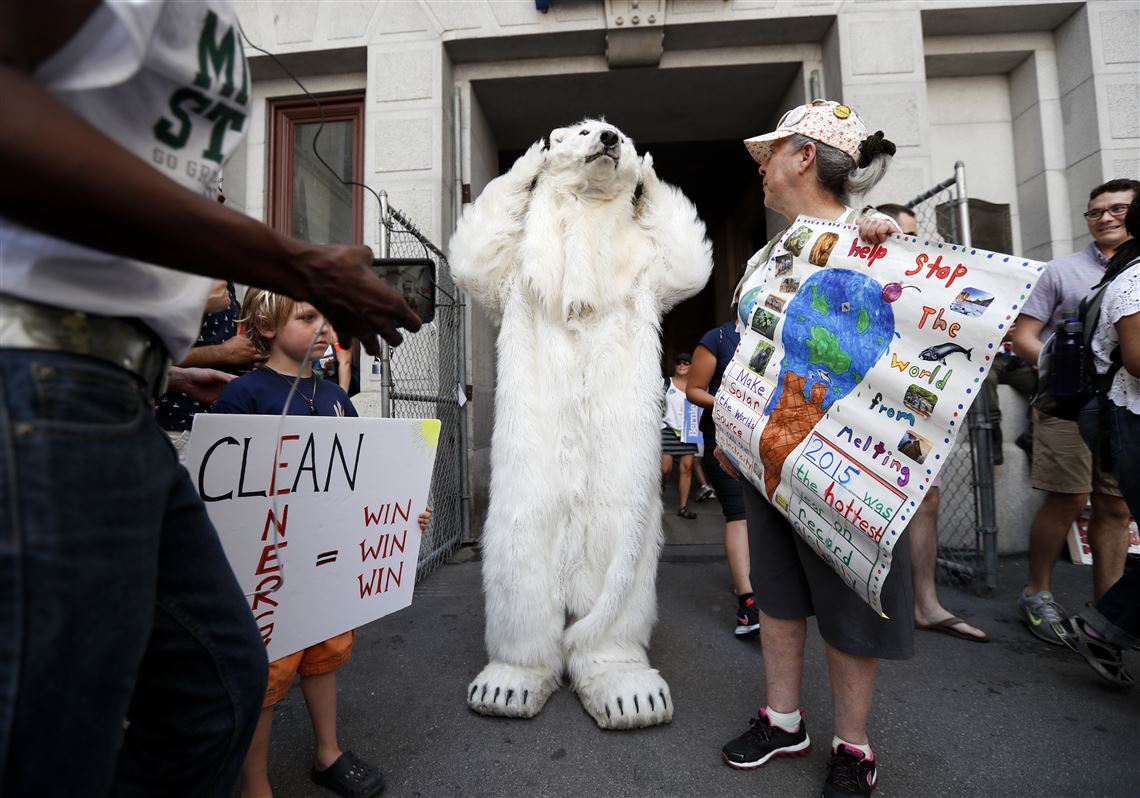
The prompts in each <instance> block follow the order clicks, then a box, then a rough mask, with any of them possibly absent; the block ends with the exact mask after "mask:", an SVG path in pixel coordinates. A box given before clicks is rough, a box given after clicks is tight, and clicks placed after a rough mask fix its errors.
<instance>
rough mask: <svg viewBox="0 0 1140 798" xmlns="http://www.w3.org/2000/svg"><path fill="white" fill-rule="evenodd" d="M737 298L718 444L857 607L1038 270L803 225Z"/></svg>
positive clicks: (831, 225)
mask: <svg viewBox="0 0 1140 798" xmlns="http://www.w3.org/2000/svg"><path fill="white" fill-rule="evenodd" d="M767 254H768V259H767V262H766V263H765V264H763V265H761V266H760V268H757V269H756V270H755V271H754V272H753V274H752V275H751V277H750V278H749V279H748V281H747V282H746V283H745V284H744V285H743V286H742V287H741V291H740V301H739V303H738V306H737V313H738V322H739V323H738V328H739V329H740V331H741V335H740V346H739V347H738V348H737V350H736V353H735V355H734V356H733V359H732V362H731V363H730V364H729V365H728V367H727V368H726V369H725V372H724V378H723V381H722V383H721V387H720V390H719V391H718V392H717V394H716V400H715V402H714V404H713V410H712V413H713V418H714V420H715V422H716V426H717V443H718V444H719V445H720V447H721V449H722V450H723V451H724V452H725V454H726V455H727V456H728V457H729V458H730V459H731V460H732V461H733V463H734V464H736V466H737V467H738V468H739V469H740V472H741V473H742V474H743V475H744V477H745V478H747V479H748V480H749V481H750V482H751V483H752V484H753V485H754V486H755V487H756V489H757V490H758V491H760V493H761V494H763V496H764V497H765V498H767V499H768V501H770V502H771V503H772V504H773V505H774V506H775V507H776V508H777V509H779V510H780V512H782V513H783V514H784V515H785V516H786V517H787V518H788V519H789V521H790V522H791V524H792V526H793V527H794V529H795V530H796V532H797V533H798V534H799V535H801V536H802V537H803V538H804V539H805V540H806V541H807V542H808V544H809V545H810V546H811V547H812V548H813V550H814V551H815V552H816V553H817V554H819V556H820V557H822V558H823V559H824V560H825V561H826V562H827V563H828V564H829V565H830V566H831V567H832V568H833V569H835V571H836V572H837V573H838V574H839V575H840V577H842V579H843V580H844V582H846V583H847V584H848V585H849V586H850V587H851V589H852V590H853V591H855V593H856V594H858V595H859V597H860V598H862V599H863V600H864V601H866V602H867V603H868V604H870V605H871V607H873V608H874V609H875V610H876V611H877V612H879V613H880V614H881V613H882V605H881V602H880V600H879V596H880V593H881V591H882V586H883V583H884V581H885V580H886V577H887V574H888V573H889V572H890V567H891V553H892V550H893V548H894V545H895V542H896V541H897V540H898V537H899V534H900V533H901V532H902V531H903V529H905V528H906V525H907V523H908V522H909V521H910V519H911V517H912V516H913V515H914V512H915V509H916V508H917V507H918V505H919V503H920V502H921V501H922V499H923V497H924V496H925V494H926V491H927V490H928V489H929V487H930V483H931V482H932V481H933V480H934V478H935V477H936V476H937V475H938V472H939V470H940V469H941V467H942V465H943V464H944V463H945V462H946V457H947V455H948V454H949V452H950V449H951V447H952V446H953V442H954V440H955V438H956V437H957V435H958V432H959V430H960V428H961V427H962V425H963V424H964V423H965V419H966V411H967V410H969V407H970V404H971V403H972V402H973V401H974V399H975V398H976V397H977V395H978V393H979V392H980V391H981V390H982V384H983V382H984V380H985V377H986V374H987V373H988V372H989V369H990V366H991V365H992V363H993V358H994V356H995V355H996V354H997V352H998V351H999V347H1000V341H1001V339H1002V337H1003V336H1004V335H1005V334H1006V332H1007V331H1008V329H1009V327H1010V325H1011V324H1012V323H1013V321H1014V319H1016V317H1017V313H1018V309H1019V308H1020V307H1021V306H1022V305H1023V304H1024V303H1025V301H1026V299H1028V298H1029V295H1030V293H1031V292H1032V290H1033V286H1034V285H1035V284H1036V282H1037V279H1038V277H1039V276H1040V274H1041V271H1042V270H1043V269H1044V264H1043V263H1040V262H1038V261H1032V260H1026V259H1024V258H1017V257H1013V256H1011V255H1002V254H999V253H995V252H988V251H986V250H982V249H977V248H973V247H963V246H960V245H957V244H947V243H942V242H937V241H921V240H919V239H917V238H915V237H913V236H905V235H902V234H895V235H892V236H890V237H888V238H887V239H886V240H885V241H884V242H882V243H881V244H875V245H872V244H869V243H868V242H866V241H863V240H861V239H860V238H859V231H858V228H857V227H855V226H854V225H848V224H843V223H841V222H834V221H830V222H829V221H822V220H819V219H812V218H809V217H805V216H801V217H799V218H797V219H796V221H795V223H793V224H792V225H791V226H790V227H789V228H788V231H787V232H786V233H785V234H784V236H783V237H782V238H781V240H780V241H779V242H777V244H776V245H775V246H774V247H772V248H771V250H770V251H769V252H768V253H767Z"/></svg>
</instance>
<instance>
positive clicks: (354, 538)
mask: <svg viewBox="0 0 1140 798" xmlns="http://www.w3.org/2000/svg"><path fill="white" fill-rule="evenodd" d="M439 430H440V424H439V421H437V420H434V419H432V420H426V421H421V420H410V419H383V418H313V417H309V416H285V417H284V418H281V417H279V416H243V415H210V414H199V415H198V416H196V417H195V418H194V429H193V432H192V434H191V436H190V443H189V445H188V449H187V452H188V453H187V458H186V468H187V469H188V470H189V472H190V476H191V478H192V479H193V480H194V484H195V486H196V487H197V489H198V493H199V495H200V496H201V497H202V500H203V501H204V502H205V503H206V510H207V512H208V513H209V515H210V520H211V521H213V522H214V526H215V527H217V529H218V535H219V536H220V537H221V540H222V546H223V548H224V549H225V552H226V557H227V558H228V559H229V562H230V566H231V567H232V568H233V571H234V574H235V575H236V576H237V580H238V583H239V584H240V585H241V588H242V590H243V592H245V594H246V596H247V598H248V600H249V604H250V608H251V609H252V610H253V615H254V618H255V619H256V621H257V625H258V628H259V629H260V630H261V636H262V639H263V640H264V641H265V647H266V649H267V653H268V656H269V659H270V660H271V661H272V660H275V659H279V658H281V657H284V656H287V655H289V654H292V653H293V652H295V651H300V650H301V649H303V648H306V647H308V646H311V645H313V644H315V643H319V642H321V641H322V640H328V639H329V638H330V637H333V636H335V635H338V634H340V633H342V632H346V631H348V630H349V629H355V628H357V627H358V626H363V625H364V624H366V623H368V622H370V621H374V620H376V619H377V618H380V617H382V616H384V615H387V614H389V613H392V612H395V611H396V610H399V609H403V608H404V607H406V606H408V605H409V604H411V603H412V588H413V587H414V585H415V581H416V560H417V558H418V556H419V547H420V528H419V524H418V523H417V517H418V516H419V514H420V513H421V512H422V511H423V509H424V508H425V507H426V506H427V498H428V489H429V487H430V483H431V473H432V467H433V465H434V463H435V451H436V444H437V442H438V440H439Z"/></svg>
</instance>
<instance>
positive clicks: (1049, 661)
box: [270, 495, 1140, 798]
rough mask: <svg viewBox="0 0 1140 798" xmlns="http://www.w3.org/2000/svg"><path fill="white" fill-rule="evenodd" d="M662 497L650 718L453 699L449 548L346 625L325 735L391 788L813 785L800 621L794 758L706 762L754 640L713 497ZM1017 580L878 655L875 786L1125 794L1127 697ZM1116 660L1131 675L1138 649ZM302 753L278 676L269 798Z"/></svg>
mask: <svg viewBox="0 0 1140 798" xmlns="http://www.w3.org/2000/svg"><path fill="white" fill-rule="evenodd" d="M665 506H666V508H667V511H666V513H665V526H666V546H665V550H664V553H663V556H662V562H661V565H660V569H659V571H658V577H657V585H658V601H659V615H660V618H659V620H658V623H657V627H656V630H655V632H654V636H653V643H652V650H651V652H650V658H651V661H652V663H653V665H654V666H655V667H657V668H658V669H659V670H660V671H661V673H662V675H663V676H664V677H665V678H666V680H667V681H668V682H669V684H670V688H671V690H672V694H673V699H674V703H675V705H676V713H675V715H674V718H673V722H672V723H671V724H670V725H668V726H663V727H657V728H651V729H643V730H639V731H602V730H600V729H598V728H597V727H596V726H595V725H594V722H593V720H591V718H590V717H589V716H588V715H587V714H586V713H585V711H584V710H583V709H582V708H581V706H580V704H579V703H578V701H577V699H576V697H575V696H574V694H573V693H572V692H571V691H570V690H569V688H563V689H561V690H559V691H558V692H557V693H556V694H555V695H554V696H553V697H552V698H551V699H550V701H549V702H548V703H547V705H546V707H545V708H544V709H543V711H542V713H541V714H540V715H538V716H537V717H536V718H533V719H531V720H508V719H502V718H488V717H483V716H480V715H477V714H475V713H473V712H471V711H470V710H468V709H467V705H466V703H465V701H464V697H465V694H466V687H467V684H468V683H469V681H470V680H471V679H472V678H473V677H474V676H475V674H476V673H478V671H479V670H480V668H482V666H483V664H484V662H485V654H484V649H483V599H482V593H481V586H480V563H479V561H478V548H477V547H468V548H465V549H463V550H461V551H460V553H459V554H458V555H457V556H456V557H455V558H453V560H452V561H451V562H450V563H448V564H446V565H444V566H442V567H441V568H440V569H438V570H437V571H436V572H435V573H433V574H431V575H430V576H428V577H427V578H426V579H425V580H424V581H423V582H422V583H421V584H420V585H417V587H416V592H415V599H414V601H413V603H412V606H411V607H409V608H408V609H405V610H403V611H401V612H398V613H395V614H394V615H391V616H388V617H386V618H382V619H380V620H379V621H377V622H375V623H372V624H370V625H368V626H366V627H364V628H362V629H361V630H360V631H359V632H358V634H357V639H356V649H355V653H354V655H353V658H352V660H351V661H350V662H349V663H348V664H346V665H345V666H344V667H343V668H342V669H341V670H340V671H339V691H340V701H339V711H340V724H339V725H340V729H341V745H342V746H343V747H346V748H351V749H352V750H353V751H355V752H356V753H357V754H359V755H360V756H361V757H363V758H365V759H367V760H368V761H371V762H374V763H377V764H379V765H380V766H381V767H382V768H383V770H384V771H385V773H386V774H387V777H388V789H387V790H386V792H385V793H384V794H385V795H386V796H392V797H393V798H400V797H402V796H427V797H428V798H435V797H436V796H439V797H440V798H443V797H444V796H448V797H450V796H455V797H456V798H460V797H462V796H520V798H539V797H540V796H589V797H590V798H602V797H604V796H620V798H634V797H635V796H726V797H728V796H780V797H781V798H782V797H783V796H793V797H794V796H802V797H803V798H809V796H810V797H813V798H814V796H817V795H819V791H820V787H821V785H822V783H823V779H824V776H825V770H826V765H827V759H828V755H829V750H828V749H829V746H830V741H831V735H832V729H831V720H832V717H831V707H830V688H829V686H828V682H827V672H826V661H825V657H824V650H823V645H822V643H821V641H820V639H819V636H818V634H816V632H815V630H814V622H813V623H812V624H811V627H810V628H809V635H808V637H809V640H808V646H807V654H806V665H805V674H804V684H803V701H802V709H803V711H804V713H805V717H806V722H807V727H808V732H809V734H810V735H811V736H812V739H813V742H814V750H813V751H812V753H811V754H810V755H809V756H807V757H806V758H801V759H782V760H775V761H774V762H772V763H770V764H769V766H768V767H765V768H762V769H760V770H758V771H752V772H740V771H735V770H732V769H730V768H728V767H726V766H725V765H724V764H723V763H722V762H721V759H720V747H721V746H722V745H723V744H724V743H725V742H726V741H727V740H729V739H731V738H732V737H735V736H737V735H738V734H740V733H741V732H742V731H744V730H745V729H746V728H747V727H748V718H749V717H752V716H754V715H755V714H756V708H757V707H758V706H759V705H760V703H761V702H762V700H763V686H762V685H763V682H762V678H763V668H762V661H761V657H760V647H759V643H758V642H757V640H755V639H752V640H739V639H736V638H735V637H734V636H733V633H732V630H733V626H734V625H735V624H734V621H733V617H734V611H735V607H736V604H735V598H734V596H733V595H732V590H731V585H730V583H729V577H728V569H727V567H726V566H725V564H724V561H723V556H722V555H723V550H722V547H721V534H722V530H723V516H721V514H720V506H719V504H718V503H717V502H716V501H710V502H707V503H705V504H701V505H694V506H693V507H694V509H695V510H696V511H697V513H698V518H697V519H695V520H692V521H689V520H685V519H682V518H679V517H677V516H676V515H675V510H670V509H668V508H671V507H672V508H675V506H676V503H675V499H674V498H672V495H670V496H667V497H666V504H665ZM1025 572H1026V562H1025V558H1024V557H1015V558H1008V559H1003V560H1002V561H1001V564H1000V572H999V576H998V590H997V592H996V593H995V594H994V595H992V596H988V597H980V596H977V595H975V594H974V593H973V592H971V591H970V590H969V589H955V588H950V587H942V588H941V589H940V594H941V597H942V601H943V603H944V604H945V605H946V607H947V608H949V609H950V610H951V611H952V612H954V613H956V614H958V615H961V616H963V617H965V618H967V619H968V620H970V622H971V623H973V624H975V625H977V626H979V627H981V628H983V629H985V630H986V631H987V632H989V634H990V636H991V638H992V642H990V643H988V644H978V643H971V642H967V641H963V640H958V639H955V638H951V637H948V636H945V635H940V634H934V633H930V632H919V633H917V638H918V639H917V643H916V645H917V654H916V656H915V658H914V659H912V660H910V661H907V662H883V663H882V665H881V667H880V669H879V678H878V683H877V688H876V695H875V705H874V708H873V710H872V714H871V722H870V735H871V743H872V745H873V746H874V748H875V752H876V756H877V757H878V759H879V787H878V789H877V791H876V795H877V796H879V798H891V796H1003V797H1005V796H1034V797H1035V798H1043V797H1045V796H1125V795H1136V794H1138V790H1140V787H1138V786H1137V784H1138V782H1140V689H1134V690H1132V691H1131V692H1123V693H1122V692H1120V691H1118V690H1115V689H1113V688H1111V687H1109V686H1107V685H1104V684H1102V683H1101V682H1100V681H1099V679H1098V678H1097V677H1096V675H1095V674H1094V673H1093V672H1092V670H1091V669H1090V668H1088V666H1087V665H1085V663H1084V661H1083V660H1081V659H1080V658H1079V657H1077V656H1076V655H1075V654H1072V653H1071V652H1069V651H1068V649H1065V648H1061V647H1055V646H1050V645H1047V644H1045V643H1042V642H1040V641H1038V640H1037V639H1036V638H1034V637H1032V636H1031V635H1030V634H1029V632H1028V631H1026V629H1025V627H1024V625H1023V624H1022V623H1021V621H1020V620H1019V618H1018V615H1017V608H1016V596H1017V593H1018V591H1019V590H1020V588H1021V586H1022V584H1023V583H1024V578H1025ZM1053 589H1054V593H1055V594H1056V595H1057V597H1058V599H1059V600H1060V601H1061V602H1062V604H1063V605H1064V606H1066V607H1067V608H1069V609H1070V610H1071V611H1073V612H1077V611H1079V610H1080V608H1082V607H1083V606H1084V604H1085V602H1086V601H1088V600H1089V598H1090V591H1091V573H1090V569H1089V568H1088V567H1084V566H1075V565H1071V564H1069V563H1068V562H1060V563H1058V565H1057V568H1056V571H1055V576H1054V586H1053ZM1126 658H1127V661H1128V662H1129V665H1130V667H1131V668H1132V669H1133V671H1134V672H1137V671H1140V654H1137V653H1136V652H1129V653H1128V654H1126ZM311 763H312V732H311V729H310V726H309V722H308V716H307V714H306V711H305V706H304V701H303V699H302V697H301V691H300V689H299V688H298V687H297V686H296V685H294V688H293V689H292V690H291V691H290V693H289V694H288V695H287V696H286V698H285V699H284V700H283V701H282V702H281V703H280V704H279V705H278V707H277V709H276V712H275V716H274V732H273V738H272V744H271V749H270V776H271V780H272V781H273V785H274V790H275V795H276V796H277V798H294V797H295V798H301V797H302V796H314V798H316V797H317V796H331V795H333V793H331V792H328V791H327V790H324V789H322V788H319V787H317V786H315V785H313V784H312V783H311V782H310V781H309V768H310V767H311Z"/></svg>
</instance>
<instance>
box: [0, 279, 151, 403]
mask: <svg viewBox="0 0 1140 798" xmlns="http://www.w3.org/2000/svg"><path fill="white" fill-rule="evenodd" d="M0 347H2V348H5V349H42V350H46V351H50V352H67V353H70V354H74V355H86V356H88V357H94V358H98V359H100V360H105V361H107V362H108V363H111V364H113V365H115V366H118V367H119V368H122V369H126V370H127V371H129V372H130V373H131V374H133V375H134V376H135V377H137V378H138V379H139V381H141V382H142V384H143V385H144V386H146V388H147V390H148V391H149V392H150V395H151V396H153V397H154V398H155V399H158V398H159V397H161V396H162V394H163V393H165V392H166V377H167V374H168V372H169V370H170V358H169V357H168V356H167V354H166V347H165V346H163V344H162V341H161V340H160V339H159V337H158V336H157V335H155V334H154V332H153V331H151V329H150V328H148V327H147V326H146V325H144V324H143V323H142V322H139V321H137V320H135V319H123V318H112V317H110V316H96V315H95V314H92V313H83V312H82V311H77V310H66V309H64V308H57V307H55V306H53V305H41V304H39V303H38V302H28V301H27V300H23V299H16V298H15V297H11V296H4V295H0Z"/></svg>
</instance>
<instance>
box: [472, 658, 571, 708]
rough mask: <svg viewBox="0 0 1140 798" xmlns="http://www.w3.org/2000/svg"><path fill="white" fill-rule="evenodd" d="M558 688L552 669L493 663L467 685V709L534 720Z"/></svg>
mask: <svg viewBox="0 0 1140 798" xmlns="http://www.w3.org/2000/svg"><path fill="white" fill-rule="evenodd" d="M557 688H558V677H557V676H555V675H554V672H553V671H551V670H550V669H549V668H536V667H531V668H524V667H519V666H517V665H508V664H507V663H505V662H490V663H488V664H487V666H486V667H485V668H483V670H482V671H480V673H479V675H478V676H476V677H475V680H474V681H473V682H471V684H469V685H468V686H467V706H469V707H471V708H472V709H473V710H475V711H476V712H478V713H479V714H480V715H500V716H503V717H508V718H530V717H534V716H535V715H537V714H538V713H539V711H540V710H541V709H542V707H543V705H544V704H546V699H548V698H550V694H551V693H553V692H554V691H555V690H556V689H557Z"/></svg>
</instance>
